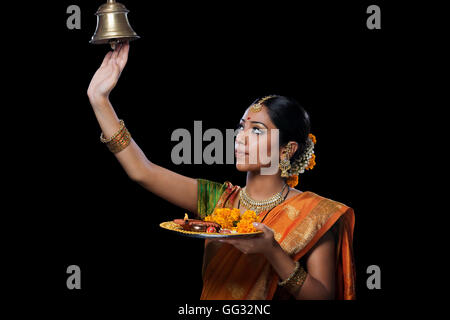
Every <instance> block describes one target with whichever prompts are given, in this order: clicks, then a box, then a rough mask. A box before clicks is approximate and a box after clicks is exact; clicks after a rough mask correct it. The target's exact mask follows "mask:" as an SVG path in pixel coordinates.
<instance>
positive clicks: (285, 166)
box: [278, 144, 291, 178]
mask: <svg viewBox="0 0 450 320" xmlns="http://www.w3.org/2000/svg"><path fill="white" fill-rule="evenodd" d="M290 153H291V145H290V144H288V145H287V147H286V156H285V158H284V159H283V160H281V161H280V163H279V164H278V167H279V168H280V170H281V177H282V178H288V177H289V172H288V171H289V169H291V161H290V160H289V155H290Z"/></svg>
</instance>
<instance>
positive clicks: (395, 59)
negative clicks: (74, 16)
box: [9, 1, 411, 315]
mask: <svg viewBox="0 0 450 320" xmlns="http://www.w3.org/2000/svg"><path fill="white" fill-rule="evenodd" d="M72 4H77V5H79V6H80V8H81V30H69V29H68V28H67V27H66V19H67V18H68V17H69V14H67V13H66V8H67V7H68V6H69V5H72ZM124 4H125V5H126V7H127V8H128V9H129V10H130V13H129V15H128V17H129V20H130V23H131V25H132V26H133V29H134V30H135V31H136V32H137V33H138V34H139V35H140V36H141V39H139V40H136V41H133V42H131V48H130V54H129V60H128V64H127V66H126V68H125V70H124V72H123V73H122V75H121V78H120V80H119V83H118V85H117V86H116V88H115V89H114V90H113V92H112V94H111V96H110V100H111V102H112V104H113V106H114V108H115V110H116V112H117V114H118V116H119V118H121V119H124V120H125V123H126V125H127V127H128V129H129V130H130V132H131V134H132V136H133V138H134V140H135V141H136V142H137V144H138V145H139V146H140V147H141V149H142V150H143V151H144V153H145V154H146V156H147V157H148V158H149V159H150V160H151V161H152V162H154V163H156V164H158V165H161V166H164V167H166V168H168V169H171V170H174V171H176V172H178V173H180V174H183V175H186V176H190V177H197V178H200V177H201V178H207V179H211V180H215V181H220V182H223V181H226V180H229V181H232V182H233V183H235V184H239V185H243V184H244V183H245V174H243V173H239V172H237V170H236V169H235V167H234V165H206V164H203V165H178V166H177V165H174V164H173V163H172V162H171V158H170V152H171V150H172V148H173V146H174V145H175V144H176V143H175V142H171V140H170V137H171V134H172V132H173V131H174V130H175V129H177V128H186V129H188V130H189V131H190V132H193V125H194V121H195V120H201V121H202V124H203V130H204V131H205V130H206V129H208V128H219V129H221V130H224V129H226V128H235V126H236V125H237V123H238V121H239V119H240V117H241V115H242V114H243V112H244V111H245V109H246V108H247V107H248V105H249V104H250V103H251V102H252V101H253V100H254V99H255V98H256V97H258V96H262V95H267V94H281V95H289V96H293V97H295V98H296V99H297V100H299V101H300V102H301V103H302V104H303V106H304V107H305V108H306V109H307V110H308V112H309V113H310V116H311V120H312V132H313V133H314V134H315V135H316V137H317V139H318V143H317V146H316V155H317V166H316V168H315V169H314V170H313V171H310V172H306V173H305V174H304V175H303V176H301V177H300V185H299V186H298V187H297V188H299V189H301V190H310V191H313V192H316V193H318V194H320V195H322V196H325V197H329V198H331V199H333V200H337V201H340V202H343V203H345V204H347V205H349V206H351V207H352V208H354V210H355V213H356V227H355V233H354V252H355V259H356V268H357V299H358V301H356V303H353V304H347V305H345V307H343V306H342V305H340V304H336V303H333V304H329V303H328V304H324V305H325V306H329V307H330V308H328V309H327V310H340V309H344V308H345V310H346V312H347V311H349V310H350V309H352V308H355V309H356V308H357V307H358V306H363V307H369V308H370V309H371V310H374V309H375V308H376V307H375V306H376V303H387V302H388V301H391V300H392V299H394V298H395V299H398V298H402V297H406V296H407V294H408V293H407V292H406V290H404V289H401V288H402V287H401V285H402V284H403V282H404V279H403V278H402V276H401V270H403V269H404V267H403V265H402V264H401V261H402V260H401V258H402V251H401V246H402V245H403V241H404V240H402V239H401V237H399V236H398V226H399V220H401V217H399V216H398V214H397V213H396V212H395V210H394V209H393V207H392V206H389V205H388V204H389V203H390V202H392V201H394V200H395V199H396V197H397V196H398V190H399V189H398V185H399V183H400V182H399V180H400V179H399V173H398V171H397V170H396V169H397V168H398V167H401V166H402V164H401V162H399V161H396V160H394V159H396V155H397V154H399V153H401V152H402V148H403V147H404V146H402V145H399V144H398V143H396V142H395V139H393V135H394V132H396V131H398V125H399V121H401V120H400V119H404V110H405V106H404V105H403V104H402V103H401V99H402V98H401V92H402V90H403V87H402V81H403V80H402V79H403V78H404V77H405V69H406V66H407V64H408V63H407V62H406V61H407V59H408V57H407V55H405V53H404V50H403V48H404V42H405V41H406V40H407V39H408V38H409V37H410V32H411V30H409V29H408V28H406V25H404V24H402V23H401V22H400V21H399V19H400V18H401V16H402V14H405V13H404V12H402V11H401V10H400V9H399V8H395V7H393V6H392V5H388V4H386V3H384V2H375V3H372V2H370V3H369V2H359V3H346V2H344V1H334V2H322V1H320V2H314V4H311V3H308V4H298V3H297V4H295V5H294V4H293V3H292V2H268V3H264V4H263V3H260V2H248V3H246V4H245V5H243V3H240V2H229V1H227V2H225V1H223V2H215V3H214V4H212V3H184V4H179V3H175V2H168V3H165V4H161V3H160V4H149V3H148V2H143V1H127V2H125V3H124ZM370 4H378V5H380V7H381V11H382V29H381V30H368V29H367V28H366V19H367V17H368V14H366V8H367V6H368V5H370ZM100 5H101V2H96V1H59V2H58V3H55V4H53V5H52V6H51V7H50V6H49V5H48V6H44V7H39V8H38V6H36V8H34V10H35V11H34V12H35V13H36V15H35V21H34V22H35V23H33V20H32V19H30V20H29V23H28V24H25V25H22V26H23V27H24V29H26V30H27V32H28V34H30V35H31V36H30V37H29V38H28V40H27V41H26V42H25V41H22V42H21V45H25V48H27V49H25V54H26V55H25V56H24V57H25V62H26V63H31V65H33V69H32V70H26V69H23V70H22V71H19V72H16V73H15V76H14V77H13V78H12V79H11V81H12V82H13V83H14V84H16V85H18V86H19V87H23V86H26V85H27V84H30V85H29V90H26V92H24V91H20V92H21V93H22V94H21V95H19V96H18V98H19V99H23V100H24V101H25V100H26V99H28V98H31V99H32V100H33V101H34V103H33V104H32V105H31V106H30V104H27V109H26V112H27V120H28V121H23V122H20V124H21V125H22V126H21V128H20V129H21V130H20V131H21V133H22V134H24V135H25V136H30V135H32V134H34V133H38V134H39V137H40V139H39V141H38V143H31V144H25V145H23V147H21V148H22V150H21V151H22V152H23V153H22V154H24V156H20V157H17V162H18V163H21V164H24V165H25V170H24V177H25V179H18V180H19V181H17V180H16V183H15V184H14V189H15V190H16V191H17V192H18V193H21V194H26V195H27V196H26V197H25V199H26V200H23V198H22V200H20V201H17V202H16V208H17V212H19V213H18V214H17V216H15V217H16V218H17V219H16V220H15V222H16V223H17V224H18V226H19V227H20V232H19V233H18V234H17V240H18V241H21V243H23V244H24V245H23V246H21V247H20V248H21V249H19V250H13V253H14V258H12V259H10V260H9V261H10V263H9V265H10V266H11V267H12V269H14V270H15V271H18V273H19V274H20V275H19V277H18V278H13V281H14V282H15V289H17V292H18V294H19V295H23V294H30V295H32V296H35V297H40V298H44V299H46V300H47V301H57V303H58V304H59V305H63V306H66V307H67V308H72V307H73V308H75V307H76V308H79V307H82V306H86V305H90V306H92V305H100V304H103V303H106V306H108V305H109V306H111V305H115V306H116V307H117V305H127V303H136V305H134V308H136V307H137V308H138V309H139V307H142V308H143V309H145V310H147V311H149V310H160V309H161V310H162V309H164V310H166V311H167V312H168V315H175V314H176V311H177V310H178V309H177V307H178V306H179V305H184V304H185V303H197V304H198V305H199V304H200V303H199V302H198V298H199V296H200V292H201V264H202V248H203V242H202V241H201V240H197V239H188V238H182V237H178V236H174V235H172V234H170V233H168V232H165V231H164V230H161V229H160V228H159V226H158V225H159V223H160V222H162V221H166V220H171V219H173V218H180V217H182V216H183V215H184V211H183V209H180V208H177V207H175V206H173V205H171V204H169V203H167V202H165V201H164V200H161V199H159V198H157V197H156V196H154V195H152V194H151V193H149V192H148V191H146V190H144V189H143V188H142V187H140V186H139V185H137V184H136V183H134V182H133V181H131V180H130V179H128V177H127V176H126V174H125V172H124V171H123V170H122V169H121V167H120V165H119V163H118V162H117V161H116V160H115V158H114V156H113V155H112V154H111V153H110V152H109V151H108V150H107V148H106V147H105V146H104V145H102V144H101V143H100V141H99V135H100V128H99V126H98V123H97V121H96V119H95V116H94V113H93V111H92V108H91V106H90V104H89V101H88V98H87V94H86V91H87V88H88V85H89V82H90V79H91V77H92V76H93V74H94V73H95V71H96V69H97V68H98V67H99V65H100V63H101V61H102V59H103V56H104V55H105V54H106V52H107V50H108V46H106V45H103V46H98V45H92V44H89V43H88V41H89V40H90V38H91V36H92V34H93V33H94V30H95V26H96V17H95V16H94V13H95V12H96V10H97V8H98V6H100ZM403 9H404V8H403ZM36 26H38V27H36ZM40 35H45V40H44V39H43V37H42V36H40ZM22 52H24V51H22ZM24 80H26V81H24ZM21 110H22V109H21V108H20V109H19V112H21ZM24 110H25V109H24ZM28 122H34V123H33V129H31V127H27V125H26V123H28ZM35 128H36V129H35ZM205 145H206V144H204V146H205ZM394 172H396V173H395V174H394ZM27 178H28V179H27ZM30 208H31V209H30ZM393 239H396V241H393ZM71 264H76V265H79V266H80V268H81V271H82V289H81V290H78V291H77V290H72V291H71V290H68V289H67V287H66V278H67V276H68V275H67V274H66V268H67V267H68V266H69V265H71ZM372 264H375V265H378V266H380V268H381V271H382V289H381V290H368V289H367V287H366V279H367V277H368V275H367V274H366V269H367V267H368V266H369V265H372ZM249 272H251V271H249ZM30 273H31V274H32V276H30ZM30 277H31V279H30ZM155 294H156V295H155ZM296 303H297V304H296ZM299 303H300V302H292V303H290V304H283V305H282V307H280V308H279V309H276V310H278V311H279V312H281V310H283V311H284V312H286V310H288V312H291V311H292V312H295V310H297V308H301V307H300V306H302V307H303V308H305V307H307V306H310V305H309V304H306V303H303V304H299ZM274 305H275V306H276V304H274ZM138 306H139V307H138ZM278 306H280V305H278ZM318 307H320V304H315V305H313V307H312V309H315V308H318ZM106 308H108V307H106ZM352 310H353V309H352ZM278 311H277V312H278ZM331 312H333V311H331Z"/></svg>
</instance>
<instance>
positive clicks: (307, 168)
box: [305, 153, 316, 170]
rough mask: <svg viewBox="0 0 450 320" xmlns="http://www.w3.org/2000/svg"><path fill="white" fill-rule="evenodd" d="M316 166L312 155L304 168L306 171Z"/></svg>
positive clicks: (314, 157) (314, 156)
mask: <svg viewBox="0 0 450 320" xmlns="http://www.w3.org/2000/svg"><path fill="white" fill-rule="evenodd" d="M315 165H316V155H315V154H314V153H313V154H312V156H311V159H309V164H308V166H307V167H306V168H305V169H306V170H311V169H312V168H314V166H315Z"/></svg>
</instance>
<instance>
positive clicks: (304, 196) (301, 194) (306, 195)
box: [286, 188, 350, 210]
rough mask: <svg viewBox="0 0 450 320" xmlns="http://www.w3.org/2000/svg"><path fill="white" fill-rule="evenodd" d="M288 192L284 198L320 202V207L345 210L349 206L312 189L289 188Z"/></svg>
mask: <svg viewBox="0 0 450 320" xmlns="http://www.w3.org/2000/svg"><path fill="white" fill-rule="evenodd" d="M289 194H290V196H288V197H287V198H286V200H287V199H289V198H294V197H297V199H298V200H299V201H302V202H307V203H315V204H317V205H319V204H320V206H321V207H333V208H336V209H342V210H347V209H349V208H350V207H349V206H347V205H345V204H344V203H342V202H339V201H336V200H333V199H330V198H328V197H325V196H322V195H319V194H317V193H315V192H313V191H300V190H297V189H294V188H291V190H290V192H289Z"/></svg>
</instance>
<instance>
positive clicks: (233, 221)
mask: <svg viewBox="0 0 450 320" xmlns="http://www.w3.org/2000/svg"><path fill="white" fill-rule="evenodd" d="M257 220H258V218H257V216H256V213H255V212H254V211H252V210H247V211H245V213H244V214H243V215H242V216H241V211H240V210H239V209H237V208H233V209H230V208H217V209H215V210H214V212H213V213H212V214H210V215H208V216H206V217H205V221H213V222H216V223H218V224H220V226H221V227H222V228H223V229H229V230H236V231H237V232H241V233H248V232H255V231H256V229H255V227H254V226H253V222H255V221H257Z"/></svg>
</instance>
